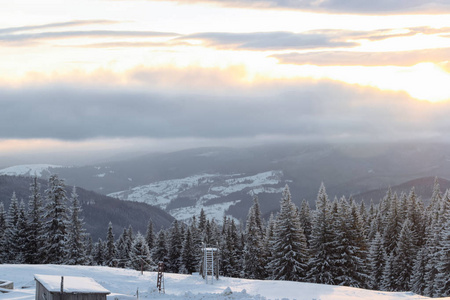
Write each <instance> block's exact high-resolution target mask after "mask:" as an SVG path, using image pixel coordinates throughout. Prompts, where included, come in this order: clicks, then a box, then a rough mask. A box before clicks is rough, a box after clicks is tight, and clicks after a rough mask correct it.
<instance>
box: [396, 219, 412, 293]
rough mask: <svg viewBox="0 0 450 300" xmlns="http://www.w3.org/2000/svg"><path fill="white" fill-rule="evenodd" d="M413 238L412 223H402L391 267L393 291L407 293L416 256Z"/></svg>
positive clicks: (407, 220)
mask: <svg viewBox="0 0 450 300" xmlns="http://www.w3.org/2000/svg"><path fill="white" fill-rule="evenodd" d="M414 242H415V238H414V236H413V231H412V223H411V222H410V221H409V219H406V221H405V222H404V223H403V226H402V230H401V231H400V235H399V239H398V242H397V251H396V254H395V257H394V263H393V265H392V268H393V274H395V283H394V285H395V290H396V291H409V290H410V280H411V274H412V268H413V265H414V259H415V254H416V247H415V244H414Z"/></svg>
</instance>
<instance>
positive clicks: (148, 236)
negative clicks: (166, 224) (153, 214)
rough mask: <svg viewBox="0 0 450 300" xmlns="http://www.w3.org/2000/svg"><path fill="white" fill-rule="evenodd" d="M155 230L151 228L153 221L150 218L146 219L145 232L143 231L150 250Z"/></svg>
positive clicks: (152, 245) (153, 244)
mask: <svg viewBox="0 0 450 300" xmlns="http://www.w3.org/2000/svg"><path fill="white" fill-rule="evenodd" d="M155 239H156V237H155V232H154V229H153V221H152V219H150V220H148V224H147V232H146V233H145V241H146V242H147V246H148V249H149V250H150V252H152V251H153V247H154V246H155Z"/></svg>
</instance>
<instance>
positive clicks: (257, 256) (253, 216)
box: [243, 197, 266, 279]
mask: <svg viewBox="0 0 450 300" xmlns="http://www.w3.org/2000/svg"><path fill="white" fill-rule="evenodd" d="M262 230H263V229H262V221H261V212H260V210H259V202H258V198H257V197H255V198H254V199H253V205H252V206H251V207H250V209H249V213H248V216H247V223H246V229H245V242H244V270H243V271H244V276H245V277H246V278H250V279H263V278H265V277H266V274H265V265H266V256H265V253H264V251H263V250H264V248H263V239H264V236H263V232H262Z"/></svg>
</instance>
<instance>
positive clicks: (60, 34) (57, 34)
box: [0, 30, 178, 42]
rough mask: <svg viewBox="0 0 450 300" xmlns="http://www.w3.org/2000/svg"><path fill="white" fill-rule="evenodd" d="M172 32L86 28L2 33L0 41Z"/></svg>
mask: <svg viewBox="0 0 450 300" xmlns="http://www.w3.org/2000/svg"><path fill="white" fill-rule="evenodd" d="M176 35H178V34H177V33H173V32H158V31H116V30H86V31H49V32H39V33H24V34H3V35H0V41H7V42H24V41H36V40H47V39H53V40H55V39H68V38H99V37H116V38H117V37H121V38H123V37H125V38H130V37H144V38H148V37H167V36H176Z"/></svg>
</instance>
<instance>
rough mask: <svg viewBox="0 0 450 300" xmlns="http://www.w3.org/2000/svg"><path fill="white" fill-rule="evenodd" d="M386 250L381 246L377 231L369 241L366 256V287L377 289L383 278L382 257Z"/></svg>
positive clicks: (381, 241)
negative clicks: (367, 273)
mask: <svg viewBox="0 0 450 300" xmlns="http://www.w3.org/2000/svg"><path fill="white" fill-rule="evenodd" d="M385 257H386V252H385V251H384V248H383V238H382V237H381V234H380V233H379V232H377V233H376V234H375V237H374V239H373V240H372V242H371V243H370V249H369V254H368V257H367V264H368V266H367V267H368V270H369V274H370V275H369V278H368V283H367V285H368V287H369V288H370V289H373V290H379V289H380V288H381V287H380V283H381V281H382V279H383V271H384V259H385Z"/></svg>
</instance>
